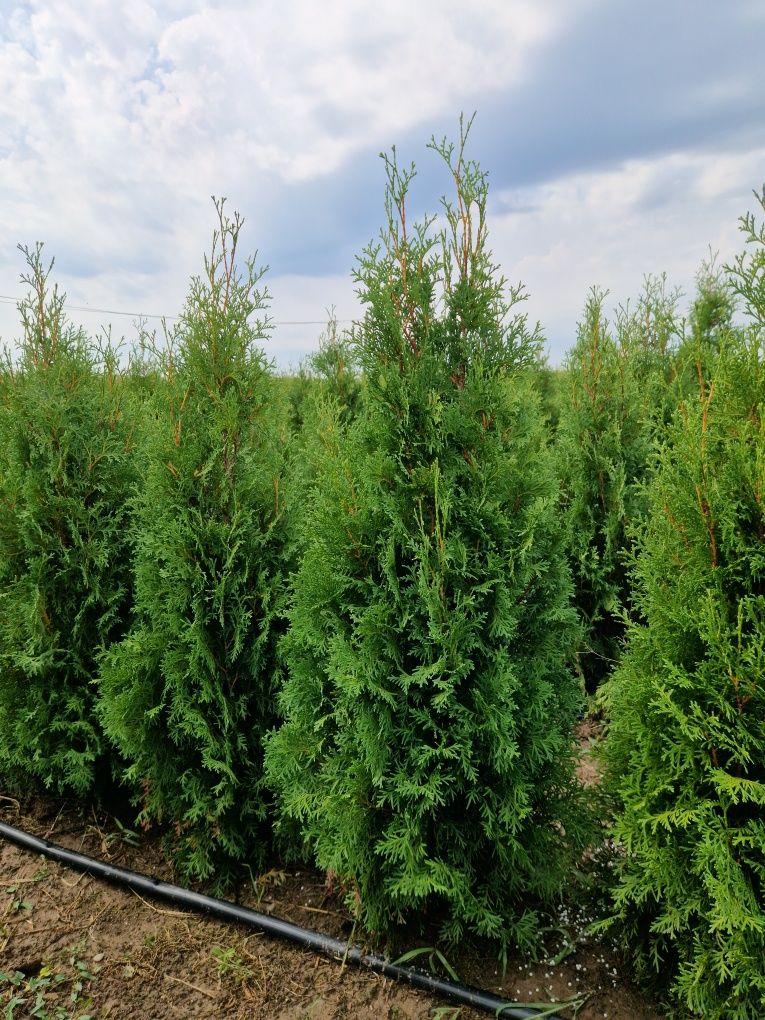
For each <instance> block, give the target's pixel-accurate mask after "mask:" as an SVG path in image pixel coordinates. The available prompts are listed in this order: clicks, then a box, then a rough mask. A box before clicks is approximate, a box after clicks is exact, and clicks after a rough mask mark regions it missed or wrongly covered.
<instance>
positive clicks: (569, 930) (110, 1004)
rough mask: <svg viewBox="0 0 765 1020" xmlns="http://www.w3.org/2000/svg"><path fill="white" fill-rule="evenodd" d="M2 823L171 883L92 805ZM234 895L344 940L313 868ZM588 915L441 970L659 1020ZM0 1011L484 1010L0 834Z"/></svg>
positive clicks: (461, 1014)
mask: <svg viewBox="0 0 765 1020" xmlns="http://www.w3.org/2000/svg"><path fill="white" fill-rule="evenodd" d="M592 736H593V735H592V733H588V732H586V731H585V732H582V734H581V738H582V745H583V748H584V752H583V756H582V766H581V769H580V775H581V778H582V779H583V780H584V781H585V782H595V781H597V767H596V765H595V764H594V763H593V762H591V761H590V760H589V759H588V753H587V747H588V745H589V743H590V742H591V739H592ZM0 818H2V820H3V821H5V822H7V823H8V824H10V825H15V826H17V827H19V828H22V829H25V830H27V831H28V832H31V833H34V834H35V835H39V836H42V837H45V838H47V839H50V840H52V841H54V842H56V843H59V844H61V845H63V846H66V847H69V848H71V849H74V850H78V851H81V852H83V853H86V854H89V855H91V856H94V857H99V858H101V859H104V860H109V861H111V862H113V863H116V864H120V865H121V866H123V867H128V868H131V869H133V870H135V871H140V872H143V873H145V874H151V875H155V876H157V877H158V878H161V879H164V880H166V881H170V882H174V881H177V877H176V876H175V874H174V870H173V864H172V861H171V860H167V859H166V858H165V857H164V856H163V854H162V851H161V847H160V844H159V842H158V841H157V840H156V839H150V838H147V837H144V836H141V837H140V838H138V839H135V838H134V837H133V835H132V834H131V833H130V832H129V830H125V829H123V828H122V827H121V826H120V824H119V823H118V822H117V821H115V820H114V819H113V818H110V817H107V816H105V815H103V814H101V813H99V812H97V811H96V810H95V809H89V810H86V809H83V807H82V806H81V805H80V806H78V805H71V804H61V803H54V802H52V801H48V800H43V799H39V798H37V799H35V798H30V799H29V800H28V801H26V802H19V801H17V800H14V799H13V798H10V797H7V796H2V795H0ZM134 844H135V845H134ZM604 866H605V865H604ZM232 899H237V901H238V902H241V903H244V904H246V905H247V906H250V907H253V908H254V909H256V910H260V911H262V912H267V913H272V914H274V915H276V916H278V917H282V918H285V919H287V920H290V921H293V922H295V923H297V924H300V925H302V926H304V927H309V928H313V929H315V930H318V931H322V932H325V933H326V934H329V935H332V936H334V937H336V938H341V939H344V940H345V939H350V938H351V936H352V933H353V920H352V918H351V916H350V914H349V913H348V911H347V910H346V908H345V906H344V905H343V902H342V900H341V899H340V898H339V897H338V896H337V895H335V894H333V893H331V892H328V890H327V888H326V884H325V880H324V876H323V875H321V874H319V873H317V872H315V871H313V870H311V869H297V868H294V867H291V868H280V867H277V868H274V870H273V871H271V872H269V873H268V874H266V875H264V876H260V878H259V880H258V881H257V882H256V883H254V884H250V885H249V887H248V888H245V887H242V888H241V889H240V890H239V892H238V895H237V896H234V895H232ZM588 920H589V918H588V917H587V916H586V909H585V908H583V907H579V908H572V907H567V906H566V905H565V904H563V905H561V908H560V916H559V918H558V919H557V921H556V924H560V926H561V929H562V931H561V932H553V933H551V935H550V936H549V941H548V944H547V946H546V949H547V954H546V958H543V959H542V961H541V962H537V963H533V962H531V961H529V960H526V959H521V958H518V959H515V960H511V961H510V962H509V964H508V967H507V970H506V971H505V974H504V975H503V974H502V972H501V968H500V967H499V966H498V964H497V961H496V959H494V958H493V957H491V955H489V954H488V952H487V953H485V954H482V953H481V951H480V950H478V949H476V948H475V947H473V948H466V949H465V950H464V951H462V952H460V953H456V954H453V955H450V956H449V964H450V965H451V966H452V967H453V968H454V969H455V970H456V971H457V973H458V975H459V977H460V980H461V981H463V982H465V983H466V984H470V985H475V986H478V987H480V988H484V989H486V990H489V991H491V992H493V993H495V994H498V995H500V996H502V997H506V998H507V999H508V1001H516V1002H522V1003H524V1004H529V1003H532V1002H534V1003H546V1004H550V1003H553V1002H558V1003H560V1005H559V1006H558V1007H556V1014H557V1015H558V1016H560V1017H565V1018H572V1017H577V1018H578V1020H596V1018H598V1020H600V1018H608V1020H661V1014H660V1013H658V1012H656V1011H655V1009H654V1008H652V1006H651V1005H650V1004H649V1003H648V1002H647V1001H646V1000H645V998H643V997H642V996H641V995H640V993H639V992H638V991H636V989H635V988H634V987H633V986H632V985H631V983H630V981H629V980H628V976H627V975H626V974H624V973H623V970H622V966H621V963H620V960H619V957H618V955H617V953H616V952H615V950H614V948H613V947H612V946H611V945H609V944H607V943H603V942H598V941H596V940H594V939H592V938H590V937H587V936H586V935H583V931H584V929H585V927H586V925H587V922H588ZM563 931H565V932H566V934H565V936H564V934H563ZM572 942H574V943H575V946H572V945H571V943H572ZM567 950H570V951H569V952H568V955H566V953H567ZM428 957H429V954H427V953H426V954H424V955H423V956H422V957H421V958H420V960H419V962H420V964H421V966H423V967H428V966H429V965H432V966H433V967H434V968H436V970H438V969H439V966H440V964H439V961H438V958H437V957H436V956H434V957H433V958H432V959H431V960H429V959H428ZM556 957H557V958H559V961H558V962H553V961H555V960H556ZM560 957H564V958H560ZM441 974H442V976H443V970H441ZM566 1001H567V1002H568V1003H569V1005H567V1006H566V1005H564V1003H565V1002H566ZM0 1004H1V1005H2V1006H3V1008H4V1017H5V1018H20V1017H32V1016H34V1017H39V1018H46V1017H50V1018H56V1020H64V1018H71V1020H74V1018H85V1017H92V1018H94V1020H95V1018H99V1020H100V1018H110V1020H117V1018H134V1017H141V1018H146V1020H151V1018H178V1020H182V1018H183V1020H186V1018H197V1017H199V1018H207V1017H210V1018H212V1017H215V1018H223V1020H226V1018H231V1020H236V1018H244V1017H246V1018H248V1020H251V1018H260V1017H263V1018H269V1020H270V1018H274V1020H340V1018H343V1020H345V1018H359V1020H479V1018H482V1017H485V1016H486V1014H482V1013H478V1012H475V1011H473V1010H471V1009H466V1008H464V1007H463V1008H461V1009H460V1008H457V1007H454V1006H450V1004H449V1003H448V1002H446V1001H440V1000H436V999H433V998H431V997H429V996H428V995H426V994H424V993H422V992H419V991H416V990H414V989H412V988H410V987H408V986H405V985H400V984H396V983H394V982H392V981H390V980H388V979H385V978H382V977H379V976H377V975H374V974H371V973H369V972H366V971H360V970H357V969H355V968H353V967H350V966H344V965H343V964H342V962H341V961H334V960H330V959H325V958H323V957H320V956H316V955H313V954H312V953H310V952H308V951H305V950H301V949H299V948H295V947H294V946H291V945H289V944H287V943H283V942H280V941H277V940H274V939H271V938H269V937H268V936H265V935H261V934H257V933H254V932H253V931H251V930H247V929H243V928H239V927H237V926H235V925H226V924H223V923H220V922H217V921H213V920H210V919H207V918H204V917H200V916H196V915H193V914H188V913H184V912H182V911H178V910H173V909H168V908H167V907H166V906H165V905H162V904H161V903H155V902H150V901H149V900H147V899H143V898H141V897H139V896H138V895H137V894H135V893H133V892H129V891H125V890H124V889H120V888H119V887H114V886H110V885H108V884H106V883H103V882H101V881H99V880H98V879H95V878H92V877H90V876H88V875H85V874H82V873H77V872H74V871H71V870H69V869H67V868H65V867H63V866H61V865H59V864H56V863H54V862H51V861H50V860H48V859H46V858H44V857H39V856H36V855H34V854H32V853H30V852H29V851H26V850H22V849H19V848H17V847H15V846H13V845H11V844H9V843H6V842H5V841H2V840H0Z"/></svg>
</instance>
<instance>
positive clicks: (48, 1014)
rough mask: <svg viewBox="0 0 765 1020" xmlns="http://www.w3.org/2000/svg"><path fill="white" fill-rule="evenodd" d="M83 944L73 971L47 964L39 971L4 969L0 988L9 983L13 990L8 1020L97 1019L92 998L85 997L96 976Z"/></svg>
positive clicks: (72, 959)
mask: <svg viewBox="0 0 765 1020" xmlns="http://www.w3.org/2000/svg"><path fill="white" fill-rule="evenodd" d="M81 952H82V946H81V945H78V946H75V947H74V948H73V949H72V951H71V955H70V959H69V963H70V966H71V968H72V973H71V974H68V973H66V972H65V971H63V970H62V971H54V970H53V969H52V968H51V967H50V966H48V965H47V964H43V966H41V967H40V969H39V970H38V971H37V973H36V974H24V973H23V972H22V971H20V970H17V971H12V972H9V971H0V990H2V989H3V986H6V989H7V991H8V992H9V993H10V998H9V999H8V1001H7V1003H6V1005H5V1010H4V1012H3V1017H4V1020H15V1018H19V1020H21V1018H22V1017H35V1018H37V1020H93V1018H92V1017H91V1016H90V1014H89V1013H88V1012H87V1010H88V1009H89V1008H90V1006H91V1005H92V1000H91V999H89V998H83V993H84V992H85V991H86V986H88V985H89V984H90V983H91V982H92V981H94V980H95V975H94V974H92V973H91V972H90V970H89V969H88V967H87V965H86V964H85V963H84V961H83V960H82V959H81V958H80V954H81Z"/></svg>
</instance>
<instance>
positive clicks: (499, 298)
mask: <svg viewBox="0 0 765 1020" xmlns="http://www.w3.org/2000/svg"><path fill="white" fill-rule="evenodd" d="M462 141H463V146H461V147H460V148H459V149H458V150H457V151H456V152H455V151H454V150H453V149H452V148H451V147H450V146H447V145H445V144H441V145H433V147H434V148H435V149H436V151H437V152H438V153H439V154H440V155H441V156H442V157H443V158H444V160H445V161H446V163H447V165H448V167H449V169H450V171H451V173H452V175H453V177H454V180H455V183H456V187H457V198H456V204H455V205H451V204H445V207H444V222H445V230H444V232H443V234H442V235H436V236H433V234H432V232H431V231H430V229H429V228H430V225H431V221H429V220H426V221H425V222H423V223H417V224H414V225H413V226H412V225H410V224H409V222H408V221H407V217H406V195H407V189H408V187H409V184H410V181H411V179H412V176H413V173H414V171H413V169H412V170H408V171H402V170H401V169H400V168H399V166H398V165H397V163H396V159H395V151H394V154H393V157H392V158H388V159H386V161H385V165H386V170H387V191H386V211H387V226H386V228H385V230H384V231H383V232H382V235H381V241H380V243H379V244H373V245H371V246H370V247H369V248H367V249H366V251H365V252H364V254H363V255H362V257H361V258H360V261H359V267H358V270H357V274H356V276H357V281H358V283H359V285H360V295H361V298H362V300H363V302H364V303H365V304H366V306H367V310H366V316H365V318H364V321H363V323H362V324H361V325H360V326H359V327H358V329H357V331H356V333H355V345H356V350H357V352H358V357H359V362H360V364H361V366H362V368H363V370H364V374H365V386H366V392H367V400H366V401H365V404H364V407H363V409H362V412H361V414H360V416H359V418H358V419H357V420H356V421H355V422H354V423H352V424H351V426H350V427H349V429H348V430H347V431H345V430H342V429H341V428H339V426H338V422H337V418H336V417H334V416H329V417H328V418H326V419H325V421H324V423H323V424H320V425H319V430H318V435H317V437H316V442H315V444H314V447H313V448H314V451H315V454H316V456H317V458H319V460H318V461H317V463H319V462H320V463H321V480H320V484H318V483H317V484H316V486H315V487H314V491H313V499H312V501H311V505H310V507H308V508H307V509H306V511H305V513H304V518H303V522H302V530H303V541H304V544H305V550H306V551H305V555H304V558H303V561H302V564H301V566H300V569H299V571H298V572H297V574H296V575H295V579H294V585H295V590H294V597H293V602H292V607H291V611H290V622H291V630H290V632H289V634H288V635H287V637H286V638H285V640H284V646H283V648H284V656H285V660H286V663H287V666H288V669H289V678H288V680H287V681H286V684H285V687H284V689H283V692H282V695H281V707H282V710H283V713H284V715H285V717H286V722H285V724H284V725H283V727H282V728H281V729H280V730H278V731H277V732H276V733H275V734H274V736H273V737H272V738H271V739H270V741H269V744H268V748H267V752H266V769H267V773H268V775H269V779H270V782H271V783H272V785H273V787H274V789H275V790H276V791H277V794H278V797H279V800H280V803H281V808H282V813H283V816H284V818H285V819H286V820H287V821H288V822H289V821H292V822H294V821H295V820H296V821H297V822H299V824H300V825H301V827H302V831H303V834H304V838H305V841H306V844H307V846H308V847H309V848H310V849H311V850H312V851H313V853H314V854H315V857H316V860H317V862H318V864H319V866H320V867H322V868H324V869H326V870H327V872H328V873H329V874H330V875H331V876H333V877H334V878H335V879H336V880H337V881H338V882H339V883H340V884H341V885H342V887H343V888H344V889H345V890H346V892H347V895H348V902H349V904H350V905H351V906H352V907H353V908H354V909H355V910H356V912H357V915H358V916H360V917H361V919H362V920H363V922H364V923H365V924H366V926H367V927H368V928H369V929H372V930H376V931H381V930H385V931H390V930H391V927H392V926H393V925H395V924H396V923H398V922H402V921H416V920H418V919H420V918H421V917H422V916H429V917H431V918H435V919H437V920H438V921H440V922H441V925H442V931H443V933H444V934H445V935H446V937H447V938H450V939H454V940H459V939H460V938H461V937H462V936H463V935H465V934H467V933H472V934H477V935H483V936H487V937H489V938H491V939H493V940H496V942H497V943H498V944H499V946H500V950H501V951H504V950H505V948H506V947H507V946H508V944H510V943H513V942H515V943H521V944H526V945H528V944H530V943H532V942H533V940H534V937H535V925H536V918H535V913H534V909H535V906H536V905H538V904H539V902H540V901H545V900H546V899H549V897H551V896H552V895H553V894H554V892H555V891H556V890H558V889H559V888H560V885H561V883H562V882H563V881H564V880H565V873H566V867H567V864H568V863H569V861H570V859H571V855H572V854H574V853H576V850H577V848H578V845H579V841H580V839H581V836H582V815H581V813H580V805H579V802H578V794H577V788H576V787H575V784H574V782H573V779H572V741H571V729H572V726H573V722H574V719H575V717H576V713H577V711H578V708H579V704H580V699H579V691H578V684H577V682H576V679H575V677H574V676H573V675H572V674H571V673H570V672H569V670H568V669H567V666H566V657H567V655H568V654H569V653H570V652H571V650H572V648H573V645H574V643H575V641H576V634H577V632H576V624H575V620H574V615H573V613H572V611H571V609H570V606H569V597H570V580H569V576H568V572H567V567H566V563H565V555H564V549H563V545H562V539H563V536H562V533H561V529H560V527H559V524H558V521H557V519H556V506H557V481H556V478H555V474H554V470H553V465H552V461H551V458H550V454H549V451H548V449H547V446H546V434H545V429H544V424H543V420H542V417H541V413H540V409H539V404H538V400H537V398H536V396H535V395H534V393H533V391H532V389H531V386H530V385H529V384H528V381H527V375H526V373H525V372H524V369H525V368H526V367H527V366H528V365H529V363H530V362H531V361H532V359H533V358H534V356H535V352H536V350H537V348H538V343H539V337H538V335H537V333H535V332H530V331H529V330H528V328H527V325H526V320H525V317H524V316H523V315H522V314H521V312H520V310H519V308H518V302H519V301H520V300H521V298H522V291H521V290H520V288H515V289H511V290H510V291H509V298H508V297H507V288H506V285H505V282H504V281H503V280H502V279H500V278H499V277H498V275H497V272H496V269H495V267H494V266H493V264H492V262H491V259H490V256H489V253H488V251H487V247H486V236H487V235H486V221H485V210H486V193H487V184H486V178H485V176H484V174H483V173H482V172H481V171H480V169H479V168H478V167H477V165H476V164H475V163H472V162H469V161H468V160H466V159H465V156H464V137H463V140H462Z"/></svg>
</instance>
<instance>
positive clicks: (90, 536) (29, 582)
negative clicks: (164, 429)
mask: <svg viewBox="0 0 765 1020" xmlns="http://www.w3.org/2000/svg"><path fill="white" fill-rule="evenodd" d="M22 251H23V253H24V255H25V257H26V261H27V266H28V271H27V272H26V273H25V274H24V275H23V276H22V280H23V281H24V282H25V283H26V284H27V285H28V286H29V288H30V291H29V294H28V296H27V297H26V298H25V299H24V300H23V301H22V302H21V304H20V306H19V310H20V312H21V318H22V324H23V338H22V341H21V345H20V346H21V352H20V357H19V359H18V363H17V364H13V363H12V361H11V359H10V356H8V357H7V358H6V364H5V368H4V375H5V379H4V383H3V387H2V409H1V410H0V768H2V769H3V770H4V771H6V770H7V771H10V772H13V773H17V774H21V775H25V776H32V777H34V778H36V779H38V780H40V781H42V782H43V783H44V784H45V785H46V786H48V787H50V788H52V789H53V790H54V791H56V792H57V793H64V792H72V791H74V792H76V793H78V794H85V793H88V792H90V791H91V789H92V788H93V786H94V784H95V782H96V779H97V777H99V776H100V777H103V776H107V777H108V776H109V769H108V768H104V767H103V766H104V764H105V762H104V757H103V756H104V754H105V747H104V741H103V737H102V733H101V730H100V727H99V725H98V723H97V720H96V716H95V711H94V701H95V694H94V689H93V686H92V680H93V678H94V675H95V673H96V669H97V657H98V655H99V653H100V651H101V650H102V649H103V648H104V647H106V646H107V645H109V644H110V643H111V642H112V641H114V640H116V639H118V638H119V637H120V636H121V635H122V633H123V632H124V629H125V626H126V622H127V619H126V618H127V613H128V604H129V596H130V587H131V585H130V566H129V549H128V547H127V543H126V531H127V515H128V510H127V499H128V496H129V493H130V490H131V486H132V483H133V466H132V459H131V442H132V441H131V427H130V423H129V420H128V418H127V416H126V415H125V413H124V407H123V404H124V387H123V380H122V378H121V376H120V374H119V371H118V366H117V352H116V351H115V350H114V349H113V348H112V346H111V344H110V343H109V342H108V340H106V341H104V342H103V343H101V344H100V346H97V345H95V344H94V343H93V342H91V341H90V340H88V338H86V337H85V335H84V334H83V333H82V332H80V331H78V330H75V329H74V328H72V327H71V326H69V325H67V323H66V320H65V317H64V296H63V295H62V294H60V293H59V292H58V289H57V288H56V287H54V288H53V289H52V290H51V288H50V287H49V285H48V278H49V275H50V272H51V269H52V266H53V263H52V262H51V263H50V265H49V266H48V267H47V269H46V268H45V266H44V264H43V259H42V246H41V245H37V246H36V247H35V248H34V249H31V250H30V249H26V248H23V249H22Z"/></svg>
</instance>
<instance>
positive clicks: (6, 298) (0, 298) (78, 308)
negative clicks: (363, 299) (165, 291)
mask: <svg viewBox="0 0 765 1020" xmlns="http://www.w3.org/2000/svg"><path fill="white" fill-rule="evenodd" d="M20 300H21V298H15V297H12V296H11V295H10V294H0V302H2V303H3V304H7V305H10V304H12V305H18V303H19V301H20ZM66 311H71V312H91V313H93V314H95V315H124V316H127V317H128V318H131V319H165V320H166V321H172V320H175V319H179V318H180V316H179V315H148V314H146V313H145V312H125V311H119V310H118V309H115V308H93V307H91V306H90V305H69V304H68V305H66ZM334 321H335V322H337V323H339V324H341V325H347V324H349V323H352V322H354V321H355V320H354V319H335V320H334ZM270 325H272V326H326V325H327V319H280V320H278V321H273V322H271V323H270Z"/></svg>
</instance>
